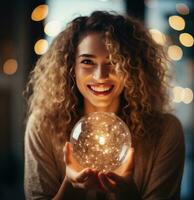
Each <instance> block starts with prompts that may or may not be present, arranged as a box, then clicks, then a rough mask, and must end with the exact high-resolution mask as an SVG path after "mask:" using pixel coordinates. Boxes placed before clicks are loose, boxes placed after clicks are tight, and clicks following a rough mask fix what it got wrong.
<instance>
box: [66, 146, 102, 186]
mask: <svg viewBox="0 0 194 200" xmlns="http://www.w3.org/2000/svg"><path fill="white" fill-rule="evenodd" d="M63 151H64V161H65V163H66V178H67V180H68V181H69V182H71V184H72V185H73V187H75V188H82V189H87V190H98V189H99V181H98V171H97V170H95V169H90V168H85V169H84V168H82V167H81V166H80V165H79V163H78V162H77V161H76V160H75V158H74V157H73V147H72V144H71V143H70V142H66V144H65V146H64V149H63Z"/></svg>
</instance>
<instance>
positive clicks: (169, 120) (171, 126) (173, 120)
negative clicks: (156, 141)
mask: <svg viewBox="0 0 194 200" xmlns="http://www.w3.org/2000/svg"><path fill="white" fill-rule="evenodd" d="M162 126H163V127H162V129H163V134H165V133H168V134H167V135H169V136H170V135H173V136H181V135H183V127H182V124H181V122H180V120H179V119H178V118H177V117H176V116H174V115H173V114H170V113H166V114H163V123H162Z"/></svg>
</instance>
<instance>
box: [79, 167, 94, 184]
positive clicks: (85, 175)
mask: <svg viewBox="0 0 194 200" xmlns="http://www.w3.org/2000/svg"><path fill="white" fill-rule="evenodd" d="M91 174H92V171H91V169H89V168H87V169H84V170H82V171H81V172H79V174H78V176H77V177H76V179H75V181H77V182H84V181H86V180H87V179H88V177H89V176H90V175H91Z"/></svg>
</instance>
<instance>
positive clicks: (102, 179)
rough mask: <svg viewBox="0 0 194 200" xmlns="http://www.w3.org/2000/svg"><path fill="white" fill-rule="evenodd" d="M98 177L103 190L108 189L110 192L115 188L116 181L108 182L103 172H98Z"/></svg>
mask: <svg viewBox="0 0 194 200" xmlns="http://www.w3.org/2000/svg"><path fill="white" fill-rule="evenodd" d="M98 177H99V181H100V184H101V187H102V188H103V189H104V190H105V191H107V192H108V191H110V192H114V191H115V189H116V183H115V182H110V180H109V179H108V177H107V176H106V175H105V174H103V173H99V175H98Z"/></svg>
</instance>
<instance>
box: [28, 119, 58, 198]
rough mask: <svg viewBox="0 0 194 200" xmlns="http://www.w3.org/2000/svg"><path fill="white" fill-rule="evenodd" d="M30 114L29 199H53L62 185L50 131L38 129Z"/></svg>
mask: <svg viewBox="0 0 194 200" xmlns="http://www.w3.org/2000/svg"><path fill="white" fill-rule="evenodd" d="M34 121H35V119H34V117H33V116H30V118H29V120H28V123H27V127H26V132H25V172H24V189H25V196H26V199H27V200H35V199H36V200H38V199H42V200H43V199H44V200H47V199H51V198H52V197H53V196H54V195H55V194H56V193H57V191H58V188H59V187H60V181H59V180H60V179H59V176H60V175H59V172H58V170H57V167H56V163H55V159H54V157H53V153H52V145H51V138H50V136H49V133H46V132H44V131H42V132H41V131H37V129H36V127H35V123H34Z"/></svg>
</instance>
